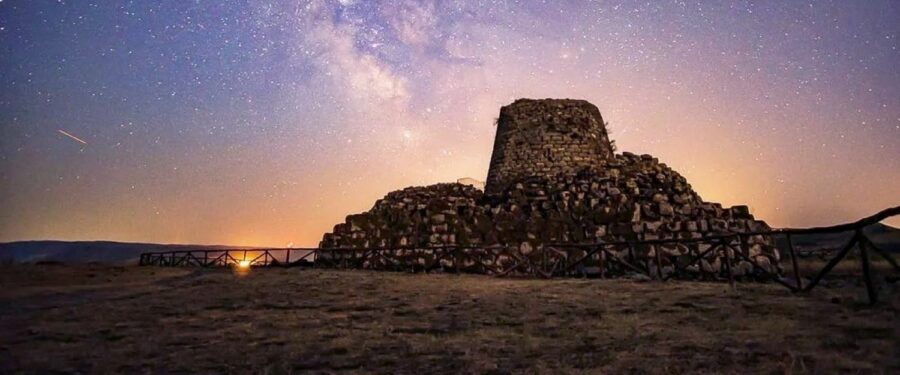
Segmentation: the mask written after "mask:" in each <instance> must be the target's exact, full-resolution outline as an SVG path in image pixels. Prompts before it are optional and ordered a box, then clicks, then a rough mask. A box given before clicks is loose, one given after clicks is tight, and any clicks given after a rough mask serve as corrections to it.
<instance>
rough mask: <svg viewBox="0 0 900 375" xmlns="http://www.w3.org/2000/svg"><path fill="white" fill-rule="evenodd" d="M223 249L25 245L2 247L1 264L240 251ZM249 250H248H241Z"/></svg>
mask: <svg viewBox="0 0 900 375" xmlns="http://www.w3.org/2000/svg"><path fill="white" fill-rule="evenodd" d="M238 248H239V247H236V246H221V245H164V244H152V243H129V242H111V241H75V242H69V241H21V242H9V243H0V263H38V262H61V263H92V262H96V263H105V264H119V265H125V264H137V263H138V260H139V259H140V255H141V253H145V252H150V251H173V250H223V249H238ZM240 249H246V247H240Z"/></svg>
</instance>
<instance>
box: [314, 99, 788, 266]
mask: <svg viewBox="0 0 900 375" xmlns="http://www.w3.org/2000/svg"><path fill="white" fill-rule="evenodd" d="M769 229H770V228H769V226H768V225H766V223H765V222H763V221H760V220H755V219H754V218H753V216H752V215H751V214H750V212H749V210H748V208H747V206H735V207H730V208H724V207H722V206H721V205H720V204H717V203H710V202H704V201H703V200H702V199H701V198H700V196H699V195H698V194H697V193H696V192H694V191H693V190H692V189H691V185H690V184H688V182H687V181H686V180H685V178H684V177H682V176H681V175H680V174H678V173H677V172H675V171H674V170H672V169H671V168H669V167H668V166H666V164H664V163H660V162H659V160H657V159H656V158H654V157H652V156H650V155H635V154H632V153H628V152H623V153H621V154H616V153H615V150H614V147H613V145H612V142H611V141H610V140H609V136H608V133H607V129H606V126H605V123H604V122H603V118H602V117H601V115H600V111H599V110H598V109H597V107H596V106H594V105H593V104H591V103H588V102H587V101H584V100H571V99H543V100H531V99H519V100H516V101H515V102H514V103H512V104H510V105H507V106H505V107H503V108H501V110H500V116H499V118H498V120H497V135H496V138H495V143H494V150H493V154H492V157H491V164H490V169H489V172H488V179H487V184H486V186H485V191H484V192H482V191H480V190H478V189H475V188H473V187H470V186H466V185H461V184H455V183H447V184H436V185H431V186H424V187H409V188H406V189H403V190H398V191H394V192H391V193H389V194H387V196H385V197H384V198H383V199H380V200H378V201H377V202H376V203H375V205H374V207H372V209H371V210H369V211H367V212H364V213H360V214H356V215H350V216H347V219H346V221H345V222H344V223H341V224H338V225H336V226H335V227H334V231H333V232H332V233H327V234H325V235H324V238H323V239H322V241H321V243H320V245H319V247H320V248H355V249H362V248H389V249H396V251H394V252H393V253H392V257H391V258H390V259H388V258H384V257H371V258H365V259H360V261H361V262H362V263H364V264H360V267H363V268H373V269H409V270H416V269H431V270H434V269H438V270H439V269H442V268H447V267H451V266H452V267H453V268H455V269H456V270H460V269H461V270H462V271H464V272H473V273H496V271H497V270H501V269H505V268H506V267H508V266H509V265H511V264H513V262H514V261H515V259H514V258H518V259H522V258H523V257H524V258H527V257H529V256H530V254H535V253H542V256H543V254H547V250H554V246H558V244H571V243H578V244H581V243H616V242H623V241H642V240H653V239H670V238H683V239H689V238H701V237H705V236H715V235H717V234H728V233H735V232H758V231H766V230H769ZM452 246H459V247H466V248H467V249H468V251H467V252H465V253H464V255H462V258H460V255H459V254H457V255H456V258H454V259H452V260H451V259H448V258H446V257H443V258H441V257H437V256H436V255H435V254H434V253H433V252H429V251H427V249H435V248H441V247H452ZM708 246H709V245H697V247H696V248H693V247H691V246H688V245H685V244H666V245H653V246H634V247H632V246H628V247H627V248H626V247H624V246H623V247H619V248H616V249H614V250H613V254H618V255H620V256H622V257H623V258H625V257H627V258H629V259H632V260H633V261H634V262H635V263H636V264H647V265H648V266H647V267H648V268H654V269H655V270H656V271H657V272H661V273H662V274H668V273H671V272H673V270H674V269H675V268H674V267H672V264H673V262H677V261H679V259H681V258H688V257H691V256H695V255H697V254H702V253H703V250H704V247H708ZM498 247H502V248H510V249H514V251H515V252H516V253H515V254H514V255H515V256H509V255H503V254H502V253H501V254H498V253H496V252H491V251H487V249H489V248H498ZM479 249H485V250H483V251H479ZM742 251H745V252H746V254H744V255H746V256H747V257H748V258H749V259H753V260H754V261H755V262H756V263H757V265H761V267H763V268H766V269H767V270H769V271H776V272H777V271H778V269H777V264H778V257H779V254H778V251H777V250H776V249H775V246H774V243H773V241H772V239H771V238H770V237H766V236H749V237H748V240H747V243H746V244H745V247H744V248H743V249H742ZM656 252H660V253H659V255H657V253H656ZM582 253H584V252H583V251H582ZM348 254H349V255H348ZM554 254H556V255H557V256H559V257H577V256H579V254H576V253H573V251H572V249H569V250H566V251H562V249H560V250H559V251H556V252H555V253H554ZM722 254H723V252H709V253H708V254H706V255H705V257H704V258H703V259H702V260H701V261H700V262H698V263H697V265H696V266H694V269H693V271H696V274H697V275H702V274H705V275H709V274H713V275H716V274H722V273H724V272H725V269H726V266H730V268H731V269H730V270H729V271H730V272H731V273H732V274H734V275H736V276H739V277H753V276H756V275H757V273H758V272H757V271H758V270H756V269H754V267H753V265H752V264H751V263H750V262H747V261H740V260H737V258H736V257H733V256H731V257H728V258H726V257H725V256H723V255H722ZM320 256H322V257H326V258H327V257H331V258H339V257H358V256H359V254H358V253H356V252H350V253H342V252H334V253H331V254H329V253H327V252H323V253H322V254H320ZM601 257H602V254H595V255H594V257H593V258H591V259H587V260H586V261H585V262H584V263H583V264H582V266H581V267H580V268H579V272H581V273H583V274H587V275H590V274H602V275H603V276H625V275H628V274H629V270H628V269H627V268H622V267H619V268H616V267H605V266H603V260H602V259H601ZM726 259H730V263H729V264H728V265H726V264H725V263H726ZM332 260H334V259H332ZM657 263H658V264H657ZM398 266H399V267H398ZM657 267H659V268H657ZM675 277H678V278H684V277H685V275H684V274H679V275H675Z"/></svg>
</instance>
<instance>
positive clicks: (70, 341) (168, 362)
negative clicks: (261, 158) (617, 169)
mask: <svg viewBox="0 0 900 375" xmlns="http://www.w3.org/2000/svg"><path fill="white" fill-rule="evenodd" d="M0 285H2V288H0V373H10V372H13V373H14V372H25V373H45V372H54V371H61V372H83V373H148V372H149V373H160V372H164V373H196V372H201V373H247V372H250V373H276V374H277V373H299V372H342V371H350V372H363V373H370V372H376V373H429V372H465V373H473V372H477V373H519V372H528V373H535V372H536V373H584V372H588V373H658V374H671V373H683V372H689V373H859V372H862V373H891V372H897V371H900V367H898V358H900V353H898V347H900V345H898V338H900V324H898V321H897V320H898V319H897V316H898V314H897V312H898V309H900V298H898V297H900V290H884V295H883V299H884V301H883V302H882V303H881V304H880V305H879V306H877V307H875V308H868V307H865V306H864V304H863V301H865V297H864V295H865V294H864V291H863V290H862V289H860V288H858V287H854V286H850V287H841V288H821V289H816V290H815V291H813V293H812V294H811V295H809V296H796V295H792V294H790V293H789V292H788V291H787V290H785V289H783V288H781V287H779V286H777V285H770V284H765V285H763V284H740V285H738V290H737V291H732V290H731V289H730V288H729V287H728V285H726V284H716V283H691V282H667V283H657V282H636V281H629V280H580V279H560V280H549V281H548V280H532V279H528V280H525V279H496V278H490V277H484V276H457V275H441V274H431V275H421V274H418V275H410V274H396V273H377V272H365V271H328V270H309V269H254V270H252V272H250V273H249V274H247V275H244V276H238V275H236V274H234V273H232V272H231V271H229V270H224V269H219V270H197V269H171V268H169V269H165V268H151V267H109V266H62V265H43V266H41V265H15V266H2V267H0Z"/></svg>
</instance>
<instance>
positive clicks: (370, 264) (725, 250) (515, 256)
mask: <svg viewBox="0 0 900 375" xmlns="http://www.w3.org/2000/svg"><path fill="white" fill-rule="evenodd" d="M897 215H900V206H898V207H892V208H889V209H886V210H883V211H881V212H878V213H876V214H874V215H872V216H869V217H866V218H863V219H861V220H858V221H856V222H853V223H848V224H841V225H835V226H830V227H817V228H783V229H774V230H770V231H761V232H741V233H720V234H714V235H709V236H704V237H700V238H668V239H643V238H641V237H639V238H637V239H636V240H634V241H617V242H600V243H552V244H546V245H544V246H541V247H538V248H535V249H530V248H519V247H514V246H462V245H444V246H432V247H368V248H290V249H246V250H244V249H222V250H179V251H166V252H150V253H144V254H141V258H140V265H142V266H149V265H154V266H198V267H227V266H246V267H291V266H310V267H312V266H315V267H323V268H356V269H372V270H388V271H403V272H430V271H435V270H441V271H444V272H456V273H461V272H467V273H480V274H488V275H493V276H497V277H502V276H508V275H513V274H515V275H524V276H531V277H543V278H550V277H559V276H589V275H590V276H597V277H601V278H603V277H616V276H625V275H641V277H647V278H651V279H657V280H668V279H673V278H674V279H689V280H697V279H700V280H723V281H724V280H727V281H728V282H730V283H732V284H734V283H735V282H736V281H739V280H745V279H754V280H760V279H762V280H769V281H773V282H776V283H778V284H780V285H782V286H784V287H786V288H788V289H790V290H791V291H793V292H808V291H810V290H812V289H813V288H815V287H816V286H817V285H819V284H820V283H821V282H822V280H823V279H824V278H825V277H826V276H828V275H829V274H830V273H831V272H832V271H833V270H834V268H835V267H836V266H837V265H838V263H840V262H841V261H842V260H844V259H846V257H847V255H848V254H849V253H850V252H851V251H852V250H853V249H854V248H855V249H857V251H858V252H859V256H860V257H859V259H860V263H861V264H860V266H861V275H860V276H861V277H862V279H863V282H864V283H865V285H866V291H867V294H868V297H869V301H870V303H872V304H874V303H876V302H877V301H878V285H876V281H875V279H876V278H875V275H874V271H873V269H872V267H871V255H872V254H874V255H877V256H878V257H881V258H883V259H884V260H886V261H887V263H888V264H890V266H891V269H892V270H893V272H900V266H898V263H897V261H896V260H895V259H894V258H893V256H892V255H891V254H890V253H888V252H887V251H885V250H883V249H880V248H879V247H877V246H876V245H875V244H873V243H872V241H871V240H870V239H869V238H868V237H867V236H866V234H865V232H864V231H863V228H865V227H867V226H869V225H872V224H875V223H878V222H880V221H882V220H884V219H886V218H889V217H893V216H897ZM826 233H850V234H851V235H850V238H849V240H848V242H847V243H846V244H845V245H844V246H843V247H841V248H840V250H839V251H837V252H836V253H835V255H834V256H833V257H831V259H830V260H829V261H828V262H827V263H826V264H825V266H824V267H823V268H822V269H821V270H819V271H818V272H816V273H815V275H814V276H812V278H811V279H809V281H808V282H806V283H804V277H803V275H802V274H801V272H800V267H799V265H798V255H797V254H798V251H796V250H795V249H794V243H793V241H794V238H795V237H797V236H802V235H810V234H826ZM752 236H769V237H777V236H783V237H784V238H785V240H786V241H785V243H786V246H785V247H786V249H781V250H782V253H786V255H787V256H789V257H790V262H791V267H790V270H789V274H790V275H791V276H792V277H791V278H785V277H784V276H783V275H784V272H783V270H782V269H781V268H780V266H779V265H778V264H761V263H760V261H759V260H760V259H763V258H759V257H755V255H754V254H752V251H751V246H749V245H748V242H749V241H748V240H749V239H750V238H751V237H752ZM673 247H678V248H680V249H681V250H682V251H681V252H680V253H679V254H671V253H667V252H665V251H663V250H664V249H666V248H673ZM638 250H640V251H638ZM823 250H825V249H820V251H823ZM823 252H824V251H823ZM713 260H714V264H711V261H713ZM721 260H724V261H721Z"/></svg>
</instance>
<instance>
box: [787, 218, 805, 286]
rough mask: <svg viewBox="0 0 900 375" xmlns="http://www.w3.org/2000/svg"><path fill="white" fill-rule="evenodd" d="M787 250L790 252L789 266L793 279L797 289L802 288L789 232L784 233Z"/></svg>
mask: <svg viewBox="0 0 900 375" xmlns="http://www.w3.org/2000/svg"><path fill="white" fill-rule="evenodd" d="M786 237H787V245H788V251H789V252H790V253H791V267H793V269H794V280H795V281H796V282H797V291H801V290H803V279H802V278H801V277H800V267H799V266H798V265H797V253H796V252H794V243H793V241H791V233H790V232H788V233H787V234H786Z"/></svg>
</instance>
